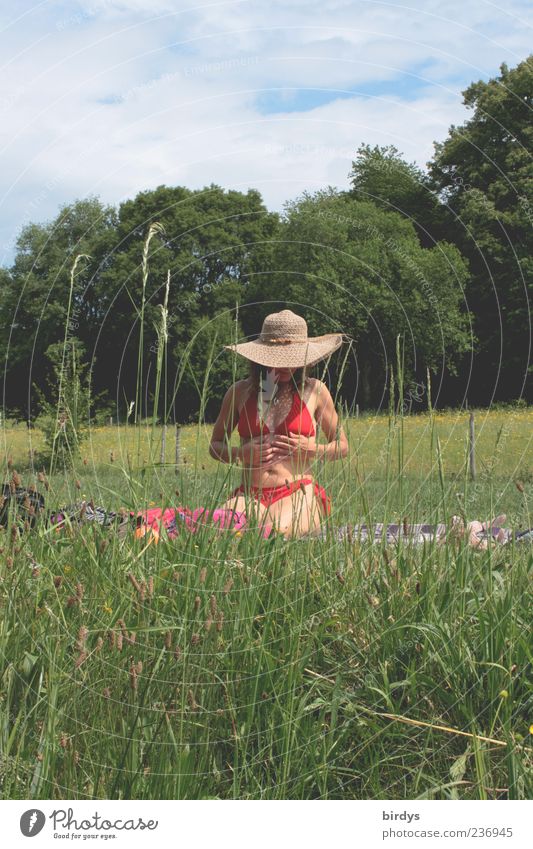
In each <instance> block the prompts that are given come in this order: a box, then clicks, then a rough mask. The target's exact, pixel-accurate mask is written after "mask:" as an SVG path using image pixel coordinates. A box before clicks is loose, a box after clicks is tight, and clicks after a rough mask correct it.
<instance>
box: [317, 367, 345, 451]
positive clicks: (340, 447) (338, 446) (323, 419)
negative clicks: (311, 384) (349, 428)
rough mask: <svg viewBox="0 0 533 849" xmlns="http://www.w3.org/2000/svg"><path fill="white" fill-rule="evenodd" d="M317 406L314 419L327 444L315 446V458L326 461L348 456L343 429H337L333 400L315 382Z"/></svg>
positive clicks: (327, 390)
mask: <svg viewBox="0 0 533 849" xmlns="http://www.w3.org/2000/svg"><path fill="white" fill-rule="evenodd" d="M316 392H317V404H316V408H315V419H316V421H317V423H318V424H319V425H320V428H321V430H322V431H323V432H324V435H325V437H326V439H327V440H328V441H327V443H325V444H324V443H322V444H317V446H316V456H317V457H319V458H324V459H326V460H338V459H339V457H346V456H347V454H348V440H347V439H346V434H345V433H344V429H343V428H342V427H339V416H338V415H337V411H336V409H335V404H334V403H333V398H332V397H331V393H330V391H329V389H328V387H327V386H326V385H325V384H324V383H322V381H320V380H317V382H316Z"/></svg>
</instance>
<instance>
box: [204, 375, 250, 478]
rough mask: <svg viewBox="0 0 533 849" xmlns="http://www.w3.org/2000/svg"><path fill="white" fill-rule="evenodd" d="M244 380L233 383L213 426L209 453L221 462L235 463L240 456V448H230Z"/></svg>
mask: <svg viewBox="0 0 533 849" xmlns="http://www.w3.org/2000/svg"><path fill="white" fill-rule="evenodd" d="M244 383H245V381H244V380H238V381H237V383H234V384H232V386H230V388H229V389H228V391H227V392H226V394H225V395H224V398H223V399H222V405H221V407H220V412H219V414H218V416H217V420H216V422H215V424H214V426H213V433H212V434H211V442H210V444H209V453H210V455H211V457H214V458H215V460H220V462H221V463H234V462H235V461H236V460H238V459H239V458H240V448H230V444H229V443H230V439H231V434H232V432H233V430H234V429H235V426H236V424H237V421H238V418H239V409H240V406H241V401H242V396H243V385H244Z"/></svg>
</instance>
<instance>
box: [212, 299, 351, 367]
mask: <svg viewBox="0 0 533 849" xmlns="http://www.w3.org/2000/svg"><path fill="white" fill-rule="evenodd" d="M343 341H344V337H343V334H342V333H326V335H325V336H308V335H307V322H306V321H305V319H304V318H302V317H301V316H300V315H296V313H293V312H292V310H282V311H281V312H273V313H271V314H270V315H267V317H266V318H265V320H264V322H263V327H262V328H261V333H260V335H259V336H258V337H257V339H254V340H253V342H240V343H239V344H237V345H224V347H225V348H227V349H228V350H229V351H235V352H236V353H237V354H240V355H241V356H242V357H246V359H247V360H252V362H254V363H259V365H261V366H266V367H267V368H302V367H303V366H312V365H314V363H318V362H319V361H320V360H323V359H324V358H325V357H329V355H330V354H332V353H333V351H336V350H337V348H340V346H341V345H342V343H343Z"/></svg>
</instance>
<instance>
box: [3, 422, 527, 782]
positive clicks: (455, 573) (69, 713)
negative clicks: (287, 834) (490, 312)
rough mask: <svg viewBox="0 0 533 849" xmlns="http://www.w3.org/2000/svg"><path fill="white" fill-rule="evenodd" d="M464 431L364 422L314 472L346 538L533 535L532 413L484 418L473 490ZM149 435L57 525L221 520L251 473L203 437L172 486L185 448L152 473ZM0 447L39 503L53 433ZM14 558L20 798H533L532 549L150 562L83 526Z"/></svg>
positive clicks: (9, 641) (6, 549)
mask: <svg viewBox="0 0 533 849" xmlns="http://www.w3.org/2000/svg"><path fill="white" fill-rule="evenodd" d="M467 418H468V417H467V415H466V414H464V413H448V414H438V413H435V414H434V415H433V416H406V417H394V416H392V417H387V416H378V417H362V418H360V419H358V420H352V421H350V422H348V423H347V430H348V434H349V440H350V447H351V451H350V457H349V460H348V461H346V462H343V463H339V464H335V465H330V466H329V467H327V468H324V469H319V470H317V477H318V478H319V479H320V480H321V481H323V482H324V483H325V485H326V486H327V488H328V490H329V491H330V492H331V494H332V496H333V503H334V523H335V524H337V523H338V524H341V523H342V522H344V521H352V522H353V521H358V520H361V519H363V520H376V521H378V520H379V521H383V520H385V521H386V520H390V521H392V520H395V519H396V520H398V519H401V518H403V517H407V518H408V519H409V521H419V520H421V519H424V520H426V521H437V520H439V521H442V520H443V519H444V518H449V516H450V515H451V514H452V513H464V514H466V515H467V516H469V517H470V518H472V517H474V516H476V517H479V516H481V517H486V516H488V514H489V513H491V512H493V511H494V512H502V511H503V512H506V513H507V514H508V519H509V522H510V523H511V524H513V525H514V526H519V525H522V526H526V525H531V524H533V523H532V522H531V518H530V516H531V490H532V484H533V478H532V472H533V470H532V468H531V436H530V434H531V432H532V427H531V425H532V424H533V413H532V411H531V410H530V409H529V410H528V409H525V410H524V409H516V410H510V411H507V412H490V413H484V412H481V411H479V412H477V413H476V428H477V444H476V456H477V465H478V480H477V481H475V482H471V481H470V480H469V477H468V474H467V468H466V465H465V458H466V434H467V429H468V422H467ZM154 433H155V434H156V435H155V439H156V441H157V440H159V439H160V435H161V429H157V430H156V431H154V429H153V426H152V424H151V423H150V425H148V426H146V427H144V426H142V427H141V428H139V427H137V428H134V427H133V426H131V427H120V428H119V427H112V428H111V427H109V428H99V429H95V430H94V431H93V432H92V433H91V435H90V439H89V441H88V442H87V443H86V447H85V451H84V452H83V453H84V455H85V462H84V461H83V459H81V460H80V462H79V464H78V465H77V467H76V468H75V469H74V470H73V471H72V473H70V474H61V473H57V474H55V475H54V476H53V478H52V479H51V480H50V482H49V485H50V489H49V491H48V493H47V501H48V505H49V506H60V505H61V504H64V503H67V502H69V501H74V500H79V499H80V498H81V497H82V496H83V495H85V496H86V497H87V498H90V497H92V498H94V501H95V503H102V504H104V505H106V506H107V507H110V508H115V509H116V508H117V507H119V506H121V505H124V506H126V507H131V508H132V509H133V508H138V509H140V508H141V507H142V506H143V505H144V506H146V505H147V504H149V503H150V501H153V502H155V503H157V504H162V503H163V502H165V501H166V502H168V503H172V504H176V503H185V504H189V505H193V506H198V505H207V506H210V505H214V504H216V503H219V502H220V501H221V500H222V499H223V497H224V495H225V493H227V491H228V489H229V488H230V486H231V485H232V484H233V483H234V482H236V480H237V477H236V475H237V474H238V470H230V469H229V468H228V467H227V466H223V465H221V464H216V463H215V462H214V461H213V460H211V459H210V458H209V457H208V454H207V444H208V438H209V428H207V427H206V428H204V427H203V426H200V427H190V428H185V429H183V432H182V442H181V447H182V453H181V462H180V465H179V467H178V469H177V471H176V469H175V468H174V466H173V453H174V445H173V439H172V438H171V437H172V434H171V433H170V432H169V434H168V436H167V452H166V457H165V462H164V463H163V464H162V465H159V464H155V465H154V464H150V462H149V457H150V451H152V456H156V457H159V447H158V445H155V448H154V443H152V444H151V445H150V443H149V439H150V434H152V435H153V434H154ZM3 438H4V447H3V451H4V452H5V457H6V459H7V458H11V461H12V462H11V466H15V467H16V468H17V469H18V471H19V473H21V475H22V477H23V480H24V482H25V483H29V482H31V481H32V480H34V479H35V477H36V473H37V471H38V468H39V466H35V467H34V468H33V469H32V467H31V464H29V460H28V457H29V455H28V452H29V451H30V450H33V451H36V452H39V451H40V450H41V448H42V445H41V442H40V440H41V436H40V434H39V433H38V432H35V431H32V432H28V431H27V429H26V428H25V427H24V428H22V427H18V426H13V427H9V428H6V429H5V430H4V434H3ZM139 445H140V446H141V450H140V455H139V456H140V462H139V463H138V464H137V462H136V451H137V449H138V447H139ZM400 449H401V450H400ZM111 452H112V453H111ZM143 458H144V459H145V460H146V463H145V464H144V465H143ZM184 460H185V461H186V462H184ZM7 474H8V471H7V469H6V475H7ZM517 480H519V481H521V484H520V487H519V488H517V486H516V485H515V483H516V481H517ZM40 488H41V489H42V486H41V487H40ZM176 490H177V491H178V494H177V495H176V494H175V491H176ZM520 490H523V491H520ZM0 545H1V547H2V556H1V560H2V562H1V567H0V578H1V604H2V615H1V617H0V700H1V701H0V780H1V781H2V795H3V797H4V798H33V799H38V798H58V799H59V798H74V799H78V798H93V797H95V798H147V799H152V798H171V799H174V798H176V799H177V798H179V799H186V798H189V799H199V798H202V799H204V798H224V799H226V798H239V799H247V798H249V799H257V798H265V799H284V798H290V799H309V798H350V799H359V798H370V799H417V798H423V799H426V798H437V799H447V798H459V799H492V798H512V799H516V798H530V797H531V795H532V790H533V735H532V734H531V733H530V726H531V725H532V723H533V676H532V659H533V658H532V648H531V631H530V623H531V618H532V617H531V614H532V609H531V574H532V567H533V557H532V553H531V550H530V549H527V548H526V547H524V548H522V549H519V548H518V547H516V548H513V547H504V548H501V549H499V550H497V549H494V550H489V551H488V552H485V553H480V552H475V551H472V550H471V549H468V548H461V547H459V548H454V547H451V546H443V547H436V546H434V545H429V546H427V547H426V548H419V547H417V548H413V547H411V546H409V544H399V545H398V547H396V548H388V549H385V548H382V547H380V546H370V545H354V544H350V543H348V542H347V541H346V542H343V543H334V542H332V541H326V540H324V541H319V540H315V541H306V542H303V541H300V542H285V541H283V540H280V539H272V540H268V541H264V540H260V539H259V538H258V537H256V536H255V535H254V534H244V535H243V536H242V537H240V538H237V537H233V536H228V535H220V536H214V535H213V534H212V533H210V532H209V529H202V530H201V531H200V532H199V533H198V534H196V535H194V536H191V535H189V534H185V535H183V536H182V537H180V538H179V540H177V541H174V542H168V541H165V540H163V541H162V542H161V543H160V544H159V545H157V546H154V545H147V544H146V540H136V539H134V538H133V537H132V536H131V535H130V536H127V537H126V538H124V539H119V538H118V537H117V535H116V534H113V533H111V534H109V533H108V532H107V531H105V530H102V529H101V528H99V527H93V526H90V525H87V526H85V527H83V529H82V530H81V531H74V530H73V531H72V532H69V531H64V532H61V533H57V532H53V531H52V530H51V529H47V528H45V527H44V526H41V527H40V528H39V529H36V530H34V531H32V532H30V533H27V534H22V535H18V534H16V533H12V531H11V529H10V528H8V529H7V531H5V532H3V533H2V539H1V540H0ZM459 732H462V733H459Z"/></svg>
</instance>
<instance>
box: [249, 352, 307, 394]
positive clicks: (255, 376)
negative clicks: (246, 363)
mask: <svg viewBox="0 0 533 849" xmlns="http://www.w3.org/2000/svg"><path fill="white" fill-rule="evenodd" d="M263 368H265V367H264V366H260V365H259V363H254V362H252V360H250V378H251V381H252V387H253V391H254V392H259V378H260V376H261V369H263ZM308 372H309V369H308V368H306V367H305V366H304V368H299V369H296V371H295V372H294V374H293V375H292V377H291V383H292V384H293V387H294V388H295V389H296V391H297V392H298V394H299V395H300V397H301V396H302V395H303V392H304V389H305V385H306V383H307V378H308V377H309V374H308Z"/></svg>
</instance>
